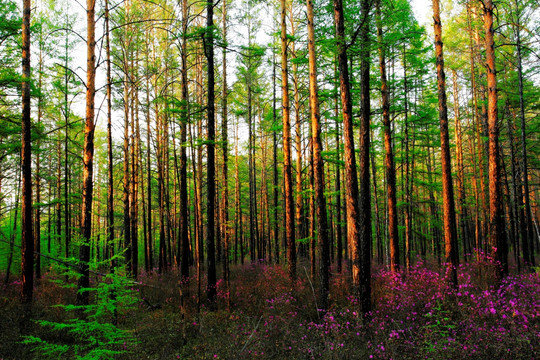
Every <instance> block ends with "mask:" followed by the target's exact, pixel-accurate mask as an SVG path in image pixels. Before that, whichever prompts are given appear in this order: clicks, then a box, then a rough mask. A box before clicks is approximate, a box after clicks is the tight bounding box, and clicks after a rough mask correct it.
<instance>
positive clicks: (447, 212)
mask: <svg viewBox="0 0 540 360" xmlns="http://www.w3.org/2000/svg"><path fill="white" fill-rule="evenodd" d="M433 20H434V28H435V54H436V62H437V85H438V86H437V87H438V93H439V123H440V129H441V130H440V133H441V167H442V184H443V222H444V243H445V254H446V260H445V262H446V265H447V266H448V270H447V276H448V280H449V282H450V284H451V286H452V287H454V288H457V266H458V264H459V255H458V251H457V228H456V209H455V203H454V187H453V184H452V164H451V162H450V140H449V135H448V108H447V105H446V83H445V81H446V80H445V75H444V58H443V43H442V26H441V17H440V10H439V0H433Z"/></svg>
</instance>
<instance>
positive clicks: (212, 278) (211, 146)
mask: <svg viewBox="0 0 540 360" xmlns="http://www.w3.org/2000/svg"><path fill="white" fill-rule="evenodd" d="M204 40H205V55H206V59H207V61H208V65H207V67H208V69H207V70H208V74H207V76H208V90H207V96H208V97H207V109H206V112H207V117H208V119H207V121H208V123H207V126H208V128H207V129H208V130H207V131H208V145H207V170H206V174H207V203H206V214H207V219H206V224H207V225H206V226H207V228H206V241H207V244H206V245H207V261H208V285H207V288H206V295H207V297H208V301H209V302H210V303H211V304H213V303H214V302H215V300H216V293H217V289H216V254H215V244H214V242H215V238H214V237H215V229H214V222H215V211H214V209H215V206H216V180H215V166H216V156H215V146H216V145H215V132H216V130H215V114H214V112H215V104H214V102H215V100H214V3H213V1H209V2H208V4H207V6H206V33H205V38H204ZM212 306H213V305H212Z"/></svg>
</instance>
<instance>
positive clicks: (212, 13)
mask: <svg viewBox="0 0 540 360" xmlns="http://www.w3.org/2000/svg"><path fill="white" fill-rule="evenodd" d="M432 5H433V8H432V9H433V20H434V27H433V28H426V27H423V26H421V25H420V24H419V23H418V21H417V20H416V19H415V17H414V15H413V12H412V9H411V5H410V4H409V2H408V1H406V0H396V1H387V0H377V1H369V0H361V1H350V0H333V1H332V2H330V1H320V0H316V1H314V0H307V1H306V3H304V2H300V1H297V0H294V1H292V0H281V1H279V2H277V1H270V2H260V1H256V0H221V2H211V1H210V2H196V1H191V0H175V1H172V0H155V1H143V0H123V1H119V0H97V1H96V0H87V2H86V5H85V6H86V7H85V9H84V11H81V9H79V8H77V7H76V5H75V3H74V2H71V1H68V0H33V1H30V0H25V1H24V2H19V1H14V0H2V1H0V54H1V55H0V256H1V258H0V271H1V272H2V273H4V274H5V278H4V281H5V282H6V283H7V282H8V281H9V279H10V277H11V276H12V274H16V273H18V270H17V266H18V265H19V264H20V267H21V268H22V270H21V275H22V293H21V295H22V300H23V301H24V302H31V300H32V289H33V286H34V284H33V279H34V277H37V278H39V277H41V274H42V273H43V271H48V269H49V268H50V267H51V264H52V263H53V262H54V261H56V260H61V261H63V262H67V263H71V264H77V265H74V266H76V269H77V271H79V272H80V277H79V287H80V288H81V289H82V290H83V291H80V292H79V293H78V301H79V303H81V304H87V303H88V301H89V297H88V292H87V291H84V289H87V288H88V287H89V286H91V283H90V281H89V278H90V273H91V272H92V271H101V272H103V271H104V272H107V271H116V270H115V269H119V268H120V269H125V271H126V273H127V274H128V275H129V276H130V277H132V278H134V279H136V278H137V277H138V275H139V273H140V272H141V271H145V272H152V271H156V272H159V273H162V272H170V271H173V270H174V269H175V268H178V269H179V274H180V282H179V284H180V287H181V288H182V289H183V290H184V291H181V294H182V296H185V295H186V294H187V293H188V290H189V284H190V282H193V281H196V282H197V283H198V289H199V290H198V294H197V299H199V302H201V301H202V300H201V299H207V300H208V301H209V302H210V303H211V304H214V303H215V301H216V282H217V281H218V279H224V280H225V283H226V284H227V285H226V286H229V285H228V284H229V283H228V277H229V268H230V265H231V264H238V263H244V262H245V261H251V262H253V263H256V262H268V263H276V264H278V263H279V264H282V263H287V266H288V275H289V277H290V278H291V279H294V278H295V277H296V276H297V264H296V263H297V261H298V262H302V261H304V260H306V262H308V263H309V264H310V269H311V277H312V279H314V280H316V281H315V283H316V284H317V286H319V288H320V303H319V305H320V306H321V307H322V308H323V309H327V308H328V307H329V306H331V304H330V300H329V291H330V287H329V278H330V276H331V272H332V271H337V272H343V271H345V272H350V273H351V284H350V289H351V294H354V295H355V296H358V297H359V300H360V304H361V306H362V311H363V312H364V313H365V314H367V313H369V311H371V308H372V305H371V304H372V299H371V266H372V262H377V263H378V264H385V265H388V266H389V268H390V269H391V271H401V270H404V271H407V270H408V269H409V268H410V267H411V265H412V264H413V263H414V262H415V261H416V259H417V258H422V259H427V258H430V259H436V261H438V262H439V264H441V265H443V264H444V266H446V267H447V272H446V274H447V278H448V281H449V283H450V284H451V285H452V286H457V281H458V277H457V273H456V272H457V266H458V264H459V263H460V262H461V261H464V262H469V261H478V260H479V259H480V258H481V257H484V256H487V257H492V258H493V269H492V271H494V274H497V276H499V277H503V276H504V275H505V274H507V273H508V271H509V270H508V266H509V263H513V264H516V266H517V269H518V270H521V269H524V268H528V267H530V266H532V265H535V262H536V258H535V255H536V254H537V253H538V252H539V251H540V242H539V236H540V230H539V227H538V222H539V221H540V207H539V206H540V187H539V185H538V184H539V183H540V163H539V162H538V158H539V157H538V155H539V153H540V149H539V148H538V146H537V144H538V141H537V136H538V135H537V134H539V133H540V132H539V131H538V130H539V129H538V127H539V126H540V113H539V108H538V104H539V97H540V84H539V82H538V79H539V71H540V68H539V67H538V66H539V64H540V58H539V53H540V48H539V44H540V39H539V38H538V36H539V35H538V34H540V22H539V18H540V16H539V15H540V14H539V10H538V7H537V3H536V2H534V1H514V0H504V1H502V0H501V1H495V2H493V1H491V0H489V1H488V0H486V1H477V0H465V1H454V2H443V3H442V4H439V1H438V0H433V3H432ZM83 19H84V20H86V22H85V21H83ZM83 24H86V25H85V26H84V25H83ZM21 29H22V30H21ZM84 48H85V49H86V53H85V54H83V51H80V49H84ZM21 50H22V51H21ZM21 59H22V68H21V66H20V64H21ZM83 59H84V60H86V67H84V66H83V65H82V64H83V62H84V61H83ZM280 85H281V86H280ZM83 104H85V105H83ZM83 106H85V110H84V111H83ZM21 109H22V117H21ZM21 134H22V137H21ZM19 248H20V249H22V256H19V255H18V254H20V252H19V251H18V249H19ZM443 249H444V251H443ZM220 265H221V266H220ZM334 265H335V266H336V267H335V268H334V267H333V266H334ZM203 274H206V275H207V277H206V279H207V284H204V286H206V296H203V295H202V294H201V281H202V279H203ZM212 306H213V305H212Z"/></svg>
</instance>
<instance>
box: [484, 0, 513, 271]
mask: <svg viewBox="0 0 540 360" xmlns="http://www.w3.org/2000/svg"><path fill="white" fill-rule="evenodd" d="M493 9H494V5H493V1H491V0H486V1H485V2H484V30H485V33H486V35H485V41H486V66H487V86H488V134H489V143H488V144H489V224H490V227H489V242H490V246H491V251H492V253H493V255H494V259H495V260H496V261H497V262H498V263H497V264H496V275H497V277H498V278H499V279H500V278H501V277H502V276H503V275H506V274H508V259H507V256H508V254H507V251H508V250H507V244H506V237H505V229H504V218H503V207H502V200H501V195H502V189H501V167H500V159H499V127H498V119H497V75H496V68H495V49H494V39H493V37H494V30H493Z"/></svg>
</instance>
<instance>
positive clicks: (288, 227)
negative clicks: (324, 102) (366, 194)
mask: <svg viewBox="0 0 540 360" xmlns="http://www.w3.org/2000/svg"><path fill="white" fill-rule="evenodd" d="M286 21H287V0H281V81H282V103H283V105H282V106H283V178H284V182H285V186H284V197H285V232H286V239H287V259H288V274H289V278H290V279H291V280H294V279H295V278H296V243H295V237H294V208H293V206H294V204H293V190H292V166H291V118H290V105H289V71H288V63H287V44H288V41H287V22H286Z"/></svg>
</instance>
